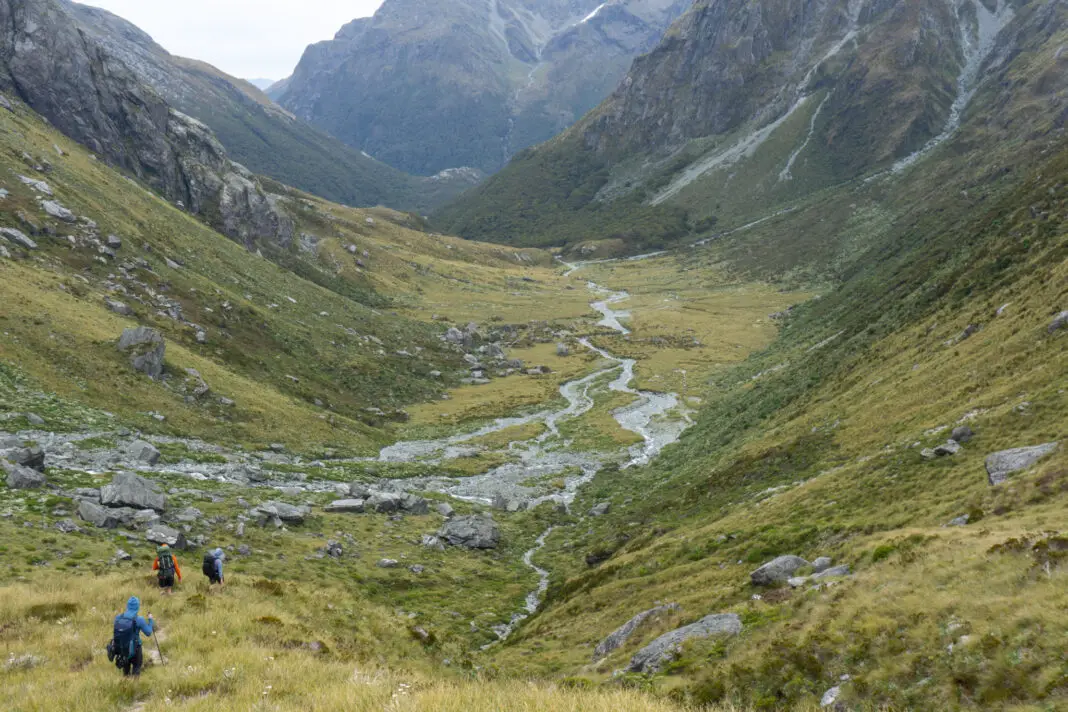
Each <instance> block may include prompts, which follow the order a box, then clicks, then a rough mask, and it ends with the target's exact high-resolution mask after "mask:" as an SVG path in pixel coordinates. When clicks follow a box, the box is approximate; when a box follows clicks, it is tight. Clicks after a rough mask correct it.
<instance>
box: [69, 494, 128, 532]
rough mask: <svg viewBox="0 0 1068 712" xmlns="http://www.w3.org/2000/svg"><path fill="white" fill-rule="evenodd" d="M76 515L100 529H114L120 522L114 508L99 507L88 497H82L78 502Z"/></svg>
mask: <svg viewBox="0 0 1068 712" xmlns="http://www.w3.org/2000/svg"><path fill="white" fill-rule="evenodd" d="M78 516H79V517H81V518H82V519H83V520H84V521H87V522H89V523H90V524H92V525H93V526H95V527H99V528H101V529H114V528H115V527H117V526H119V524H120V521H119V517H118V516H117V515H116V512H115V511H114V510H111V509H108V508H107V507H101V506H100V505H99V504H97V503H96V502H92V501H90V500H88V499H83V500H82V501H81V502H79V503H78Z"/></svg>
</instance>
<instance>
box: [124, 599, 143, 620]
mask: <svg viewBox="0 0 1068 712" xmlns="http://www.w3.org/2000/svg"><path fill="white" fill-rule="evenodd" d="M139 610H141V601H140V600H139V599H138V598H137V596H130V600H129V601H127V602H126V615H127V616H129V617H130V618H136V617H137V612H138V611H139Z"/></svg>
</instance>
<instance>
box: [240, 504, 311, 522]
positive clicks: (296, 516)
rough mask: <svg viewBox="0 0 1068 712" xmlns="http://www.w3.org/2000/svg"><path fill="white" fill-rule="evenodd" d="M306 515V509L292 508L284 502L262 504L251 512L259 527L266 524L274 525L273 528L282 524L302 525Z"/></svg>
mask: <svg viewBox="0 0 1068 712" xmlns="http://www.w3.org/2000/svg"><path fill="white" fill-rule="evenodd" d="M307 514H308V512H307V509H306V508H304V507H294V506H293V505H292V504H286V503H285V502H264V503H263V504H261V505H259V506H258V507H256V508H255V509H253V510H252V515H253V516H254V517H256V518H257V519H258V520H259V522H260V526H264V525H266V524H267V522H271V523H274V524H275V526H281V523H282V522H289V523H291V524H303V523H304V517H306V516H307Z"/></svg>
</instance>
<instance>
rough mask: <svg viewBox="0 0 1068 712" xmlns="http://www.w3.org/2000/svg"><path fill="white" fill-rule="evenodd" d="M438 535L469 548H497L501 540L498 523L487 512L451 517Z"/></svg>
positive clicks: (450, 542)
mask: <svg viewBox="0 0 1068 712" xmlns="http://www.w3.org/2000/svg"><path fill="white" fill-rule="evenodd" d="M438 536H440V537H441V538H442V539H444V540H445V541H446V542H448V543H449V544H452V545H453V546H462V547H464V548H467V549H496V548H497V545H498V544H499V543H500V541H501V532H500V529H498V528H497V523H496V522H494V521H493V518H492V517H491V516H489V515H487V514H475V515H472V516H469V517H456V518H453V519H450V520H449V521H447V522H446V523H445V525H444V526H443V527H442V528H441V531H440V532H439V533H438Z"/></svg>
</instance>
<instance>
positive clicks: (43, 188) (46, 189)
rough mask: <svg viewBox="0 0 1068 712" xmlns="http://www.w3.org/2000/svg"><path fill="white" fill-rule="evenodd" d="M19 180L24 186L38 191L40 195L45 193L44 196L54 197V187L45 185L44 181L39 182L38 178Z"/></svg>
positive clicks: (20, 177) (23, 177)
mask: <svg viewBox="0 0 1068 712" xmlns="http://www.w3.org/2000/svg"><path fill="white" fill-rule="evenodd" d="M19 180H20V181H21V182H22V183H23V185H28V186H29V187H31V188H33V189H34V190H36V191H37V192H38V193H43V194H44V195H47V196H49V197H51V196H52V187H51V186H49V185H48V183H45V182H44V181H43V180H37V179H36V178H30V177H29V176H19Z"/></svg>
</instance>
